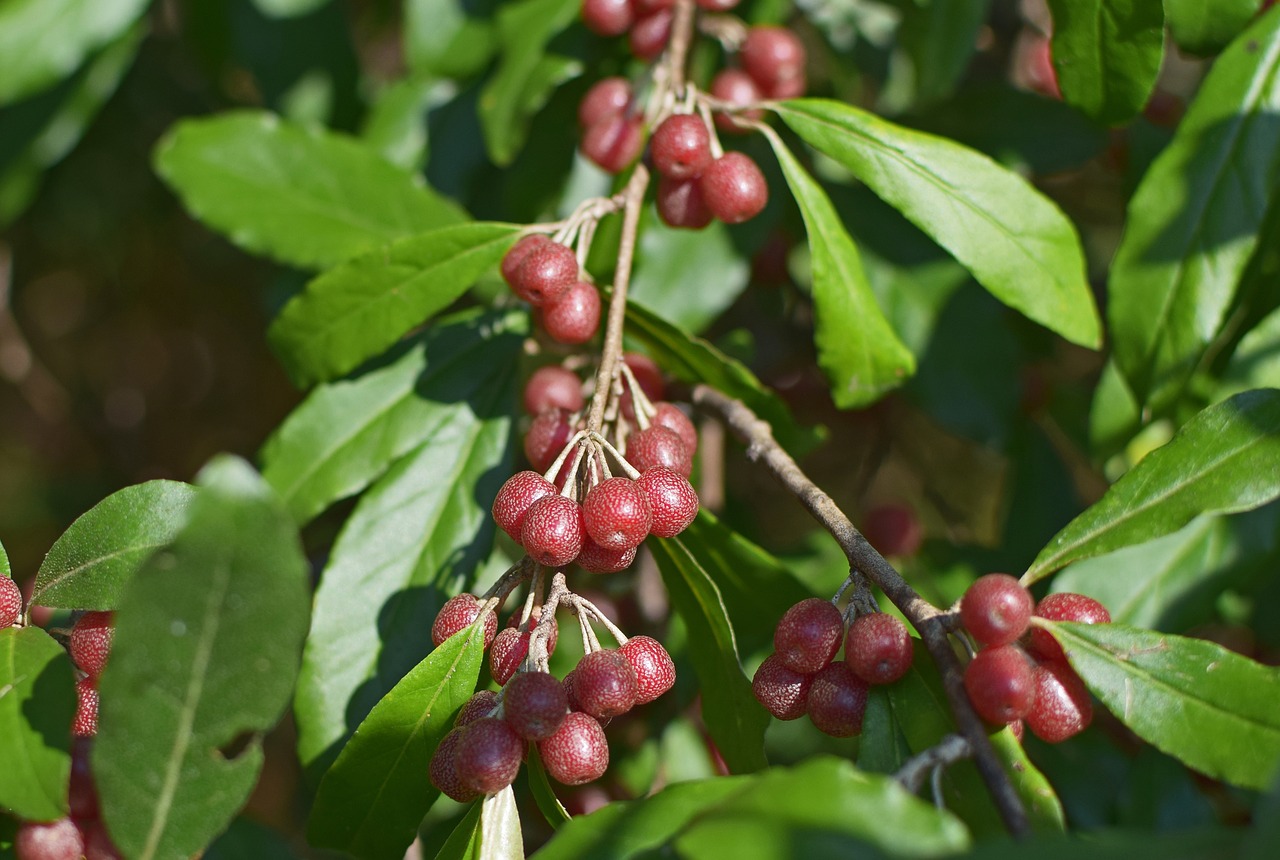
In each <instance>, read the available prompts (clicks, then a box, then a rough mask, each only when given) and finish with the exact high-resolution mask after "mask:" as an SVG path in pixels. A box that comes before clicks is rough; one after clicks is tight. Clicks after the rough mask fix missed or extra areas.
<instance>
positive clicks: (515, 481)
mask: <svg viewBox="0 0 1280 860" xmlns="http://www.w3.org/2000/svg"><path fill="white" fill-rule="evenodd" d="M555 492H556V488H555V485H554V484H552V483H551V482H550V481H548V480H547V479H546V478H544V477H542V476H541V475H539V474H538V473H537V472H530V471H528V470H526V471H523V472H516V473H515V474H514V475H512V476H511V477H510V478H507V480H506V483H504V484H503V485H502V489H500V490H498V495H497V496H496V497H495V498H494V500H493V509H492V513H493V521H494V522H495V523H497V524H498V528H500V529H502V530H503V531H504V532H506V533H507V534H509V535H511V539H512V540H516V541H518V540H520V527H521V526H523V525H524V515H525V514H526V513H527V512H528V510H529V508H530V507H531V506H532V505H533V503H534V502H536V501H537V500H538V499H540V498H542V497H543V496H551V495H555Z"/></svg>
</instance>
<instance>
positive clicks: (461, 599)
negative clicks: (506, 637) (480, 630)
mask: <svg viewBox="0 0 1280 860" xmlns="http://www.w3.org/2000/svg"><path fill="white" fill-rule="evenodd" d="M479 617H480V600H479V598H477V597H476V596H475V595H474V594H466V593H465V592H464V593H463V594H458V595H455V596H453V597H450V598H449V599H448V600H446V601H445V604H444V606H442V607H440V612H439V613H437V615H436V620H435V623H434V624H432V625H431V641H432V642H434V643H435V644H436V645H442V644H444V641H445V640H446V639H448V638H449V637H450V636H453V635H454V634H455V633H457V632H458V631H460V630H465V629H466V628H468V627H470V626H471V625H472V623H473V622H475V620H476V619H477V618H479ZM497 633H498V616H497V615H494V614H493V613H492V612H490V613H489V614H488V616H487V617H486V618H485V620H484V647H486V648H488V647H489V645H491V644H492V643H493V637H494V636H496V635H497Z"/></svg>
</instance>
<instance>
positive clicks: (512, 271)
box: [502, 233, 551, 295]
mask: <svg viewBox="0 0 1280 860" xmlns="http://www.w3.org/2000/svg"><path fill="white" fill-rule="evenodd" d="M550 241H551V239H549V238H548V237H546V236H544V235H542V234H541V233H534V234H532V235H529V236H525V237H524V238H522V239H521V240H520V241H518V242H516V243H515V244H514V245H512V246H511V250H509V251H507V253H506V255H505V256H504V257H503V258H502V279H503V280H504V281H506V282H507V286H508V287H510V288H511V291H512V292H514V293H515V294H516V295H520V294H521V290H520V287H519V286H518V285H519V283H520V280H519V277H518V272H519V271H520V264H521V263H523V262H524V258H525V257H527V256H529V252H530V251H532V250H533V249H534V248H538V247H541V246H542V245H545V244H547V243H548V242H550Z"/></svg>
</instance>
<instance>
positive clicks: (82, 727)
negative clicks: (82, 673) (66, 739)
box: [71, 678, 98, 738]
mask: <svg viewBox="0 0 1280 860" xmlns="http://www.w3.org/2000/svg"><path fill="white" fill-rule="evenodd" d="M97 733H98V684H97V682H96V681H95V680H94V679H93V678H81V679H80V680H79V681H77V682H76V716H75V719H74V720H73V721H72V723H71V734H72V735H73V736H75V737H77V738H91V737H93V736H94V735H96V734H97Z"/></svg>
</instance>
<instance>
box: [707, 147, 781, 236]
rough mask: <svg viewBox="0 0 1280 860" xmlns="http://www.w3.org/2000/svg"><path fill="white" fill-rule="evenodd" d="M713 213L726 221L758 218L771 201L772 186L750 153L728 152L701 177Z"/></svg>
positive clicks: (728, 222) (735, 221)
mask: <svg viewBox="0 0 1280 860" xmlns="http://www.w3.org/2000/svg"><path fill="white" fill-rule="evenodd" d="M698 181H699V182H700V183H702V197H703V199H704V200H706V202H707V208H708V209H710V210H711V213H712V214H713V215H715V216H716V217H717V218H719V219H720V220H721V221H723V222H725V223H726V224H741V223H742V222H743V221H746V220H748V219H751V218H754V217H755V216H757V215H759V214H760V212H761V210H763V209H764V206H765V204H766V203H768V202H769V185H768V183H766V182H765V179H764V174H763V173H761V172H760V168H759V167H757V166H756V163H755V162H754V161H753V160H752V159H751V157H750V156H749V155H743V154H742V153H741V152H726V153H725V154H724V155H723V156H721V157H720V158H717V159H716V160H715V161H713V162H711V165H710V166H709V167H707V169H706V170H704V171H703V173H702V178H701V179H699V180H698Z"/></svg>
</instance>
